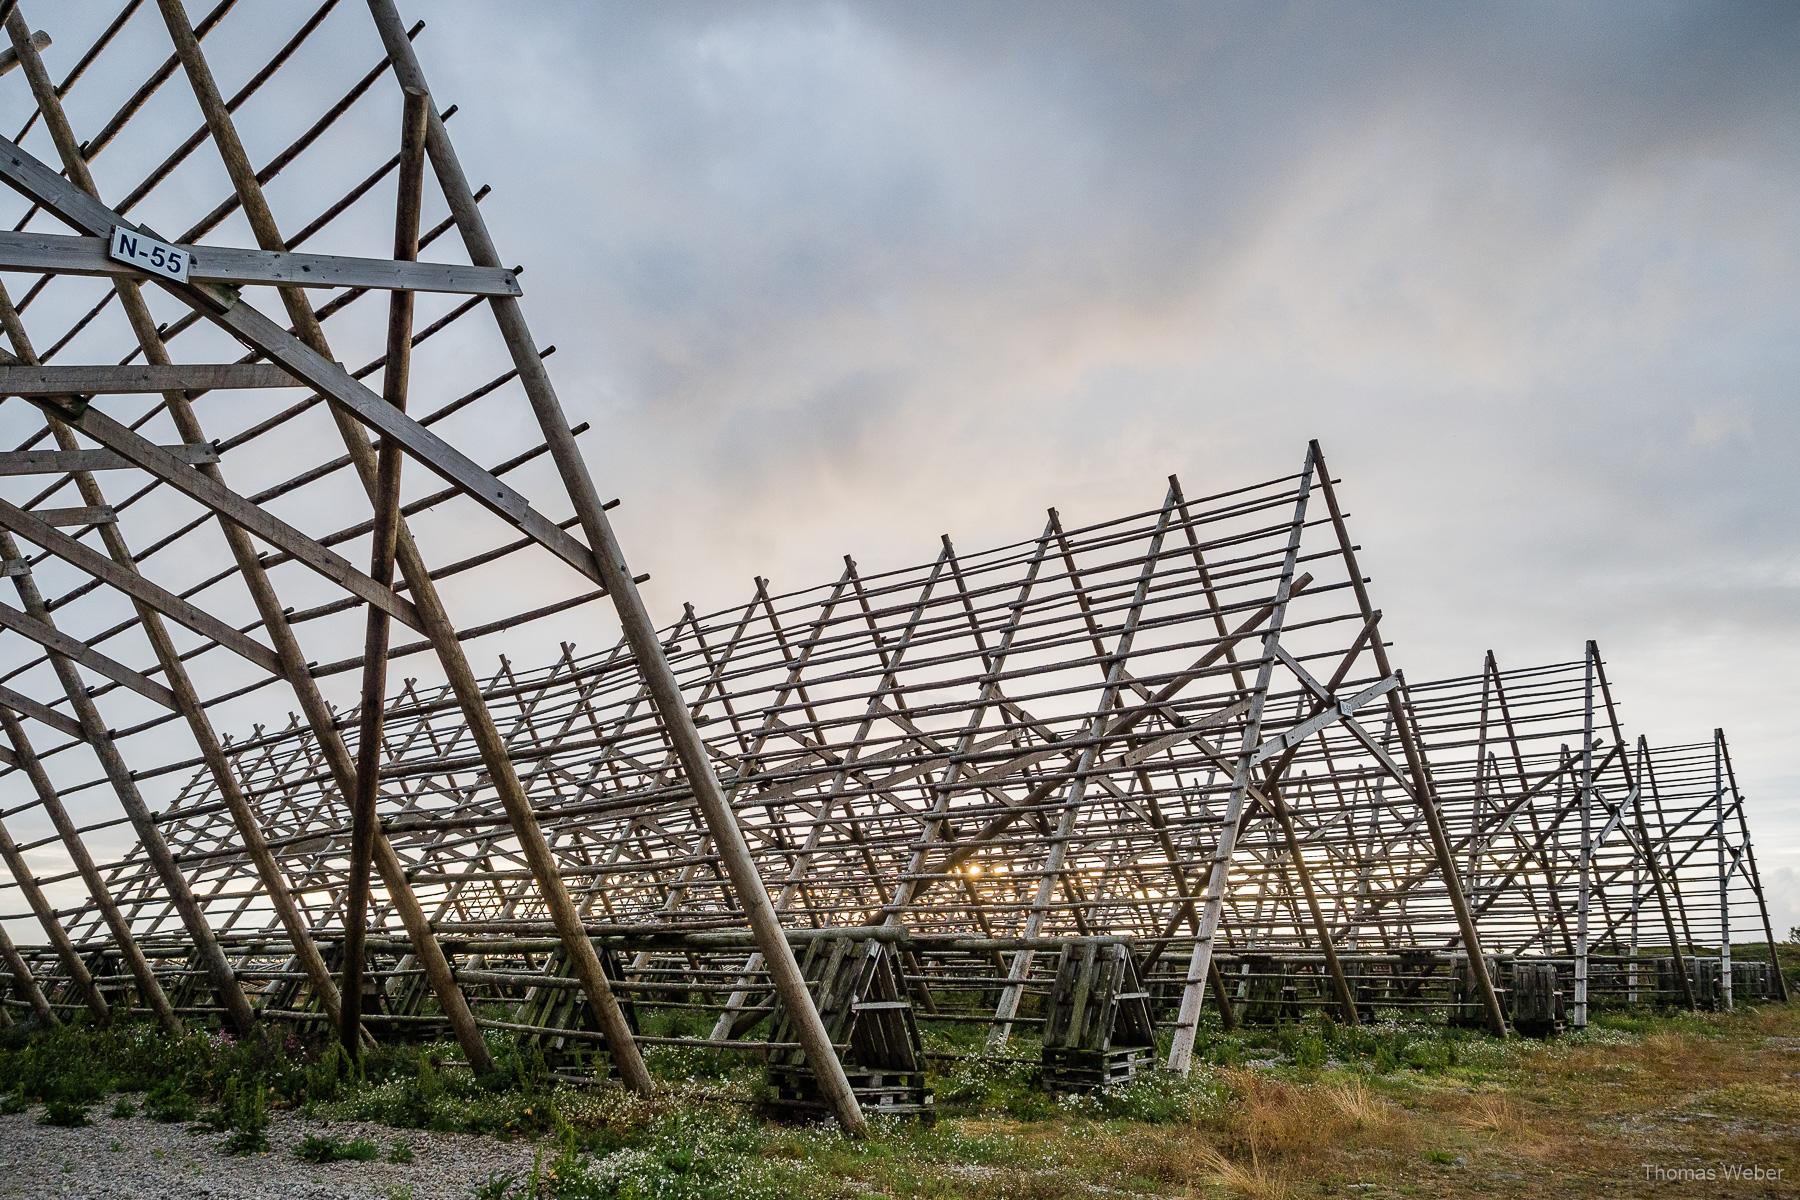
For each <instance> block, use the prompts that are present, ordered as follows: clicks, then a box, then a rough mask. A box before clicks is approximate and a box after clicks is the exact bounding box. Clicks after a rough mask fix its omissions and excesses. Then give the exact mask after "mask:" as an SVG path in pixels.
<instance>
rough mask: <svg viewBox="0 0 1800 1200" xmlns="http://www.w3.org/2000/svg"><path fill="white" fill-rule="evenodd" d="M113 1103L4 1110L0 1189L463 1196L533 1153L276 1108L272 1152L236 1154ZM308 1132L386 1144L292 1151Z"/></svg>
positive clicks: (97, 1199)
mask: <svg viewBox="0 0 1800 1200" xmlns="http://www.w3.org/2000/svg"><path fill="white" fill-rule="evenodd" d="M110 1107H111V1102H110V1101H104V1102H102V1103H99V1104H96V1105H94V1107H93V1108H92V1109H91V1110H90V1112H89V1115H90V1117H91V1118H92V1120H93V1122H94V1123H93V1124H92V1125H90V1126H88V1127H86V1128H83V1129H61V1128H57V1127H54V1126H49V1125H39V1124H38V1123H37V1118H38V1114H39V1112H40V1111H41V1110H39V1109H32V1110H31V1111H29V1112H25V1113H18V1114H14V1115H12V1116H0V1197H5V1198H8V1200H10V1198H11V1197H20V1198H21V1200H23V1198H26V1197H29V1198H30V1200H52V1198H63V1200H74V1198H75V1197H81V1198H82V1200H88V1198H90V1197H91V1198H93V1200H189V1198H204V1197H216V1198H219V1200H224V1198H225V1197H233V1198H238V1197H241V1198H243V1200H400V1198H401V1197H410V1200H468V1197H469V1194H470V1191H471V1189H473V1188H474V1187H475V1185H477V1184H479V1183H481V1182H482V1181H484V1180H486V1179H487V1178H488V1176H489V1175H490V1174H492V1173H494V1172H496V1171H499V1172H519V1173H523V1172H526V1171H529V1170H530V1169H531V1164H532V1159H533V1156H534V1154H535V1150H534V1148H533V1146H532V1145H531V1144H529V1143H525V1142H501V1141H496V1140H494V1139H493V1138H486V1137H476V1136H473V1135H470V1134H459V1133H426V1132H423V1131H421V1130H417V1129H390V1128H388V1127H387V1126H385V1125H367V1124H362V1123H360V1122H351V1121H343V1122H337V1121H308V1120H306V1119H304V1118H302V1117H299V1116H296V1115H294V1114H291V1113H275V1114H272V1119H271V1121H270V1127H269V1151H268V1153H266V1154H253V1155H249V1156H247V1157H243V1158H234V1157H231V1156H229V1155H227V1154H225V1153H223V1152H222V1151H221V1150H220V1149H219V1145H220V1143H222V1142H223V1141H224V1140H225V1135H224V1134H222V1133H211V1132H203V1133H198V1134H195V1133H190V1132H188V1127H187V1126H185V1125H164V1124H161V1123H159V1122H156V1121H151V1120H147V1119H146V1118H143V1117H129V1118H126V1119H124V1120H119V1119H116V1118H113V1117H110V1116H107V1115H106V1113H107V1110H108V1109H109V1108H110ZM309 1133H316V1134H321V1135H326V1136H330V1137H334V1138H339V1139H342V1140H346V1141H347V1140H349V1139H351V1138H357V1137H366V1138H368V1139H370V1140H371V1141H373V1142H374V1143H375V1144H376V1145H377V1146H379V1147H381V1157H380V1158H379V1159H377V1160H376V1161H374V1162H340V1163H307V1162H301V1161H300V1160H299V1159H297V1158H295V1157H294V1154H293V1149H294V1146H295V1145H296V1144H297V1143H298V1142H299V1141H300V1139H301V1138H303V1137H305V1136H306V1135H307V1134H309ZM396 1142H405V1143H406V1144H407V1145H408V1146H410V1147H411V1148H412V1151H413V1161H412V1162H409V1163H393V1162H388V1161H387V1155H388V1151H389V1150H390V1149H391V1148H392V1147H393V1145H394V1143H396ZM408 1189H410V1190H408Z"/></svg>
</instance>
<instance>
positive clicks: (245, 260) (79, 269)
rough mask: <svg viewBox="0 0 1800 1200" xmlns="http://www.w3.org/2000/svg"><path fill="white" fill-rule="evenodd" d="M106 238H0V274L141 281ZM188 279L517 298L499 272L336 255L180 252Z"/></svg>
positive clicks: (514, 284) (513, 284)
mask: <svg viewBox="0 0 1800 1200" xmlns="http://www.w3.org/2000/svg"><path fill="white" fill-rule="evenodd" d="M107 243H108V239H107V238H105V237H81V236H70V235H68V234H57V233H13V232H6V231H0V271H45V272H51V273H54V274H59V275H132V276H140V277H141V276H143V275H144V272H142V271H139V270H138V269H137V268H136V267H133V266H131V265H130V264H129V263H123V262H119V261H117V260H116V259H113V258H110V257H108V255H107ZM176 249H178V250H182V251H185V252H186V253H187V255H188V256H189V267H188V278H189V279H190V280H192V281H193V282H195V283H211V284H220V285H224V286H239V285H256V284H269V285H286V286H290V287H311V288H375V289H377V290H385V291H410V292H449V293H451V294H454V295H461V296H518V295H522V294H523V292H522V291H521V289H520V287H519V278H518V275H517V274H516V273H515V272H513V271H510V270H506V269H503V268H498V267H471V266H463V265H460V264H457V263H431V262H405V261H398V260H394V259H385V258H352V257H347V256H344V255H338V254H298V253H294V252H292V251H270V250H244V249H240V248H238V247H235V246H183V245H176Z"/></svg>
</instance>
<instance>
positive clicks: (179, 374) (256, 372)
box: [0, 363, 306, 396]
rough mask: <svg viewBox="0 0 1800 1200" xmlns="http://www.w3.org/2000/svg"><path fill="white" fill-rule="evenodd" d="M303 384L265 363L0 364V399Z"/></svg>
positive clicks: (287, 386)
mask: <svg viewBox="0 0 1800 1200" xmlns="http://www.w3.org/2000/svg"><path fill="white" fill-rule="evenodd" d="M305 386H306V383H305V381H304V380H300V379H296V378H294V377H293V376H292V375H290V374H288V372H286V371H284V370H282V369H281V368H280V367H274V366H270V365H269V364H268V363H175V364H173V365H167V366H161V365H156V364H152V363H132V364H130V365H128V366H123V367H109V366H67V367H65V366H28V365H26V364H24V363H7V364H0V396H99V395H136V394H138V393H140V392H210V391H220V390H233V391H237V390H245V389H249V388H297V387H305Z"/></svg>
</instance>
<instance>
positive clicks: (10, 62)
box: [0, 29, 50, 75]
mask: <svg viewBox="0 0 1800 1200" xmlns="http://www.w3.org/2000/svg"><path fill="white" fill-rule="evenodd" d="M31 48H32V49H33V50H37V51H40V52H41V51H44V50H48V49H49V48H50V35H49V34H47V33H45V32H44V31H43V30H41V29H39V30H37V31H35V32H34V33H33V34H32V35H31ZM18 65H19V52H18V51H17V50H14V49H12V48H11V47H8V48H7V49H5V50H0V75H5V74H7V73H8V72H10V71H12V70H14V69H15V68H17V67H18Z"/></svg>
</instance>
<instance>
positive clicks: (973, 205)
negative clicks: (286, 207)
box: [409, 0, 1800, 930]
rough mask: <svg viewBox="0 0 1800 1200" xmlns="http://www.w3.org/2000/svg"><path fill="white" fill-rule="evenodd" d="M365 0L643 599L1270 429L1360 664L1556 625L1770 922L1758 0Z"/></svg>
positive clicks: (1044, 494)
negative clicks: (1331, 569) (418, 74)
mask: <svg viewBox="0 0 1800 1200" xmlns="http://www.w3.org/2000/svg"><path fill="white" fill-rule="evenodd" d="M409 11H418V12H419V13H420V15H424V16H426V17H427V18H428V20H429V22H430V26H429V28H428V29H427V31H426V33H425V34H424V36H423V38H422V39H421V41H420V47H421V50H422V53H423V55H424V58H425V62H426V64H427V67H428V69H429V70H430V72H431V74H432V76H433V80H434V87H435V89H436V91H437V93H438V96H439V100H440V103H443V102H447V101H450V100H455V101H460V102H461V103H462V105H463V110H462V115H461V116H459V117H458V118H457V120H458V126H459V127H458V130H457V138H458V144H459V146H460V147H461V149H462V152H463V156H464V158H465V160H466V161H467V162H468V163H470V164H471V170H472V173H473V174H474V175H475V177H476V178H477V180H478V181H481V180H485V181H489V182H492V183H494V184H495V185H496V189H497V190H496V193H495V195H494V197H493V199H492V200H491V201H490V203H489V206H488V208H489V219H490V221H491V222H492V223H493V225H494V228H495V233H496V236H497V238H498V239H499V241H500V243H501V245H502V247H503V251H504V253H505V254H506V255H507V257H509V258H510V259H516V260H518V261H520V262H524V263H527V264H532V266H531V270H530V271H529V273H528V275H527V277H526V288H527V304H528V312H529V313H530V315H531V317H532V319H533V324H534V326H535V328H536V329H537V331H538V334H539V337H540V339H541V340H543V341H546V342H555V343H557V344H558V346H559V348H560V349H559V355H558V358H557V360H556V373H557V377H558V379H559V381H560V386H561V391H562V395H563V399H564V402H565V404H566V405H567V406H568V407H569V408H570V409H571V410H573V412H574V413H575V415H576V416H577V417H580V418H586V419H591V420H593V421H595V422H596V424H597V426H598V427H599V430H600V434H599V435H598V436H597V437H595V438H593V439H591V440H590V441H589V443H588V445H589V453H590V454H591V456H592V458H593V463H594V467H595V471H596V474H597V475H598V476H599V478H600V479H601V481H602V486H603V489H604V490H606V491H607V492H608V493H609V494H612V495H618V496H620V497H622V498H623V499H624V501H625V503H624V506H623V507H622V509H621V510H620V511H619V513H618V514H617V517H618V521H619V524H620V528H621V534H622V536H623V537H624V538H625V539H626V547H627V550H628V552H629V553H630V554H631V556H632V558H633V561H634V565H635V566H636V567H637V568H638V569H640V570H647V571H650V572H651V573H652V574H653V575H654V576H655V579H654V581H653V583H652V585H651V591H650V595H651V599H652V602H653V603H654V604H655V605H656V606H657V608H658V612H659V614H660V615H662V616H664V617H665V618H667V617H670V616H673V615H674V613H675V611H676V609H675V605H676V603H677V602H678V601H679V600H681V599H693V600H695V601H697V602H699V603H700V604H702V606H703V607H707V606H713V605H718V604H723V603H726V602H729V601H732V600H735V599H739V598H741V597H742V596H743V595H744V594H745V592H746V590H747V587H748V580H749V578H750V577H751V576H752V575H753V574H756V573H762V574H766V575H768V576H770V577H772V578H773V579H774V580H775V581H776V582H777V583H780V584H783V585H799V584H802V583H810V582H813V581H815V580H817V579H820V578H823V577H828V576H832V575H835V572H836V569H837V559H838V556H839V555H841V554H843V553H846V552H854V553H855V554H856V556H857V558H858V561H859V563H862V564H863V565H865V566H867V567H869V568H870V569H879V568H881V567H883V566H891V565H896V564H898V563H901V562H910V561H914V560H920V559H924V558H928V557H930V556H931V555H932V554H933V553H934V552H935V538H936V535H937V534H938V533H940V532H948V533H951V534H953V535H954V536H955V537H956V538H957V540H958V542H959V544H965V545H968V546H971V547H972V546H977V545H981V544H983V543H987V542H993V541H998V540H1011V539H1013V538H1016V537H1021V536H1030V535H1031V534H1032V533H1034V532H1035V531H1036V529H1037V528H1038V522H1039V521H1040V520H1041V515H1042V510H1043V508H1044V507H1045V506H1047V505H1050V504H1055V505H1058V506H1059V507H1061V508H1062V509H1063V511H1064V512H1065V513H1066V514H1068V515H1069V516H1070V517H1072V518H1073V519H1076V520H1086V519H1092V518H1097V517H1101V516H1105V515H1110V514H1112V513H1114V512H1115V511H1123V510H1125V509H1126V508H1127V507H1133V508H1135V507H1143V506H1146V505H1149V504H1154V503H1156V502H1157V501H1158V500H1159V499H1160V497H1161V494H1162V487H1163V484H1162V479H1163V477H1164V476H1165V475H1167V474H1169V473H1170V472H1175V473H1178V474H1180V475H1181V477H1182V479H1183V482H1184V484H1186V486H1187V487H1188V489H1189V490H1190V491H1191V492H1200V491H1202V490H1213V489H1217V488H1223V487H1228V486H1232V485H1235V484H1238V483H1242V482H1248V481H1250V480H1251V479H1254V478H1263V477H1267V476H1272V475H1275V474H1278V473H1282V472H1284V471H1287V470H1291V469H1293V468H1294V467H1296V466H1297V465H1298V463H1299V461H1300V459H1301V456H1302V454H1303V452H1304V449H1305V439H1306V438H1308V437H1315V436H1316V437H1319V438H1321V439H1322V440H1323V442H1324V445H1325V447H1326V450H1327V453H1328V454H1329V456H1330V458H1331V461H1332V466H1333V469H1334V470H1335V471H1336V472H1337V473H1339V474H1340V475H1342V476H1343V477H1344V479H1345V483H1344V489H1343V490H1344V494H1345V497H1346V501H1347V503H1348V504H1349V505H1350V506H1351V508H1352V509H1353V521H1354V525H1355V530H1356V533H1357V535H1358V537H1359V539H1360V540H1361V542H1362V543H1363V544H1364V546H1365V558H1364V562H1365V566H1366V568H1367V569H1368V570H1369V571H1370V573H1371V574H1372V575H1373V576H1374V579H1375V582H1374V596H1375V599H1376V603H1377V604H1379V605H1380V606H1381V607H1382V608H1383V609H1384V610H1385V612H1386V614H1387V617H1386V620H1385V622H1384V629H1386V630H1387V631H1388V633H1389V635H1390V636H1391V637H1392V638H1394V640H1395V642H1396V656H1395V657H1396V662H1397V663H1398V664H1399V665H1401V666H1403V667H1404V668H1405V669H1406V670H1407V671H1408V673H1409V674H1411V675H1412V676H1414V677H1415V678H1427V677H1431V676H1436V675H1442V674H1448V673H1464V672H1468V671H1473V670H1475V669H1477V668H1478V667H1479V665H1480V657H1481V653H1482V651H1483V650H1485V649H1487V648H1489V647H1492V648H1494V649H1495V651H1496V652H1497V653H1498V654H1499V656H1500V659H1501V661H1502V663H1503V664H1512V665H1517V666H1525V665H1529V664H1533V663H1538V662H1548V661H1561V660H1566V659H1570V658H1574V657H1576V656H1578V655H1579V653H1580V651H1581V644H1582V641H1583V640H1584V639H1585V638H1589V637H1592V638H1596V639H1598V640H1599V642H1600V645H1601V647H1602V649H1603V651H1604V652H1605V653H1606V656H1607V659H1608V662H1609V669H1610V672H1611V675H1612V677H1613V680H1614V682H1615V685H1616V687H1617V688H1618V691H1619V694H1620V698H1621V700H1622V702H1623V705H1624V713H1625V717H1626V720H1627V722H1628V723H1629V724H1630V725H1631V726H1632V728H1633V730H1634V731H1642V732H1644V733H1646V734H1648V735H1649V736H1650V738H1651V739H1652V741H1653V742H1656V741H1662V742H1668V741H1689V740H1693V741H1697V740H1704V739H1705V738H1707V737H1708V736H1709V735H1710V732H1711V730H1712V728H1713V726H1714V725H1722V726H1724V727H1725V728H1726V730H1727V733H1728V735H1729V736H1730V738H1731V743H1732V747H1733V752H1734V756H1735V759H1736V761H1737V764H1738V769H1739V778H1740V782H1741V784H1742V786H1743V788H1744V791H1745V793H1746V795H1747V796H1748V801H1749V804H1750V806H1751V807H1750V812H1751V817H1752V827H1753V831H1754V832H1755V834H1756V835H1757V842H1758V853H1759V859H1760V865H1761V866H1762V870H1763V874H1764V877H1765V879H1766V881H1767V882H1768V884H1769V885H1770V888H1771V892H1772V894H1771V901H1772V903H1773V905H1774V907H1775V908H1776V910H1777V912H1776V920H1777V922H1778V926H1779V928H1780V930H1785V928H1786V927H1787V926H1788V925H1792V924H1796V923H1800V765H1796V763H1795V760H1794V748H1795V738H1794V734H1793V726H1792V722H1793V721H1794V720H1795V718H1796V715H1797V712H1796V710H1797V709H1800V531H1797V530H1796V527H1795V524H1794V510H1795V504H1796V500H1797V499H1800V472H1797V470H1796V468H1797V466H1800V395H1797V388H1796V381H1797V380H1800V299H1797V297H1800V5H1794V4H1787V3H1772V4H1754V3H1728V4H1718V5H1708V4H1679V5H1675V4H1652V3H1643V2H1641V0H1634V2H1632V3H1628V4H1618V5H1605V4H1584V5H1547V4H1546V5H1480V6H1477V5H1456V4H1424V5H1418V6H1402V5H1384V6H1380V7H1376V6H1372V5H1367V6H1359V5H1354V4H1333V5H1319V6H1295V7H1282V6H1274V5H1265V4H1243V5H1207V6H1198V5H1153V4H1117V3H1109V4H1086V5H1061V6H1059V5H1048V4H1043V3H1032V4H1029V5H1022V6H1013V5H1001V4H982V5H962V4H955V5H952V4H942V5H938V4H918V3H909V4H868V5H855V4H838V3H822V4H814V3H797V4H771V5H754V4H752V5H745V4H730V5H704V4H686V5H683V4H675V5H668V4H665V5H657V6H644V5H631V6H624V5H613V4H575V3H567V4H548V3H541V4H512V5H508V6H507V17H506V19H505V20H504V21H500V20H495V19H493V10H492V7H491V6H490V5H487V4H483V3H476V2H474V0H467V2H463V3H434V4H432V5H431V6H429V10H426V9H422V8H421V6H419V5H417V4H414V5H412V6H410V9H409ZM502 73H504V76H505V78H506V79H507V80H508V84H507V86H505V87H502V86H499V85H498V80H499V79H500V78H501V76H502ZM527 178H529V183H527V182H526V179H527Z"/></svg>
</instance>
